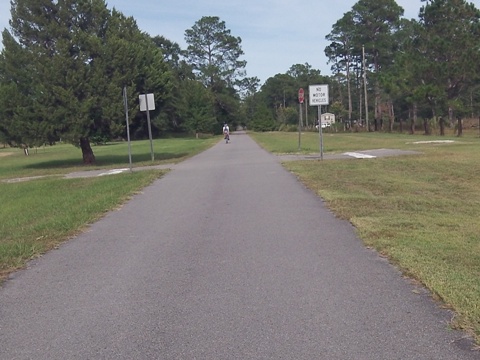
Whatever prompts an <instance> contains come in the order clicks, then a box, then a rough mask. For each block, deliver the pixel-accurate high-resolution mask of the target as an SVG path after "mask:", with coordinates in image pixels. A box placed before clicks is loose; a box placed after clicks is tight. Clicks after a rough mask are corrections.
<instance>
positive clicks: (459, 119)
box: [457, 117, 463, 136]
mask: <svg viewBox="0 0 480 360" xmlns="http://www.w3.org/2000/svg"><path fill="white" fill-rule="evenodd" d="M457 127H458V129H457V130H458V132H457V136H462V135H463V123H462V118H460V117H458V118H457Z"/></svg>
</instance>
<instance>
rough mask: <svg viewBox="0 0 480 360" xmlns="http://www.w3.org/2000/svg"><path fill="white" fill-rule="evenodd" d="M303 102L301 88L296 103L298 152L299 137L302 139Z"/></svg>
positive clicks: (303, 94) (299, 145)
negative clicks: (297, 109)
mask: <svg viewBox="0 0 480 360" xmlns="http://www.w3.org/2000/svg"><path fill="white" fill-rule="evenodd" d="M304 100H305V92H304V91H303V89H302V88H300V89H299V90H298V102H299V110H300V111H299V115H300V116H299V118H298V151H300V149H301V137H302V125H303V120H302V104H303V101H304Z"/></svg>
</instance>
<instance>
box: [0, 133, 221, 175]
mask: <svg viewBox="0 0 480 360" xmlns="http://www.w3.org/2000/svg"><path fill="white" fill-rule="evenodd" d="M219 139H220V138H219V137H209V138H203V139H195V138H178V139H176V138H168V139H155V140H153V152H154V161H151V153H150V142H149V141H148V140H141V141H132V142H131V154H132V166H133V167H139V166H149V165H159V164H170V163H178V162H180V161H182V160H185V159H186V158H188V157H191V156H193V155H195V154H197V153H199V152H202V151H204V150H206V149H208V148H209V147H210V146H212V145H213V144H215V143H217V142H218V141H219ZM92 149H93V152H94V154H95V158H96V163H95V165H93V166H85V165H83V164H82V151H81V150H80V148H77V147H75V146H72V145H70V144H58V145H54V146H44V147H40V148H36V149H30V155H29V156H25V155H24V153H23V150H22V149H17V148H15V149H11V148H6V149H0V180H1V179H10V178H17V177H31V176H44V175H63V174H67V173H70V172H75V171H83V170H95V169H109V168H127V167H129V158H128V143H127V142H115V143H107V144H105V145H99V146H92Z"/></svg>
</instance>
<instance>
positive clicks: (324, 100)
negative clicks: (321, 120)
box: [308, 85, 329, 106]
mask: <svg viewBox="0 0 480 360" xmlns="http://www.w3.org/2000/svg"><path fill="white" fill-rule="evenodd" d="M308 92H309V95H310V97H309V98H310V106H320V105H328V104H329V97H328V85H309V86H308Z"/></svg>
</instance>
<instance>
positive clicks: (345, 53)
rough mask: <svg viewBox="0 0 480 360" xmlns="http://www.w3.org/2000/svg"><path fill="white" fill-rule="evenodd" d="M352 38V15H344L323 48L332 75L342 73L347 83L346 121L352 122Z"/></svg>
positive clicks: (333, 28)
mask: <svg viewBox="0 0 480 360" xmlns="http://www.w3.org/2000/svg"><path fill="white" fill-rule="evenodd" d="M354 36H355V26H354V22H353V13H352V12H351V11H349V12H347V13H345V14H344V15H343V17H342V18H341V19H340V20H338V21H337V22H336V23H335V24H334V25H333V27H332V31H331V32H330V34H328V35H327V36H326V37H325V38H326V39H327V40H328V41H330V42H331V43H330V45H328V46H327V47H326V48H325V54H326V55H327V58H328V61H329V62H330V63H332V71H333V72H334V74H340V73H344V74H345V78H346V83H347V97H348V120H349V122H351V121H352V112H353V103H352V89H351V84H352V81H351V71H352V66H353V65H354V62H355V60H356V61H357V62H359V61H360V59H359V58H358V57H357V59H355V55H354Z"/></svg>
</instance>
